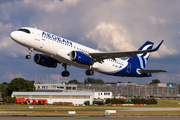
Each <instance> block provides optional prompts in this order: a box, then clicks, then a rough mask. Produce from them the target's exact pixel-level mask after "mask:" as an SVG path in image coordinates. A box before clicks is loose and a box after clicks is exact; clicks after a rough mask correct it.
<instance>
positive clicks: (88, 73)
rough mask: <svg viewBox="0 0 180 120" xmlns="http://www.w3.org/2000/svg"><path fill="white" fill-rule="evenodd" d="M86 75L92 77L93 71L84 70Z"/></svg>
mask: <svg viewBox="0 0 180 120" xmlns="http://www.w3.org/2000/svg"><path fill="white" fill-rule="evenodd" d="M86 75H94V71H93V70H86Z"/></svg>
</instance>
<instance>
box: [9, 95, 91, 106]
mask: <svg viewBox="0 0 180 120" xmlns="http://www.w3.org/2000/svg"><path fill="white" fill-rule="evenodd" d="M11 97H16V98H25V99H47V101H48V104H53V102H72V103H73V104H74V105H76V104H77V105H79V104H83V103H84V102H85V101H90V104H93V100H94V94H93V92H13V93H12V95H11Z"/></svg>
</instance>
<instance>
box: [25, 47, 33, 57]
mask: <svg viewBox="0 0 180 120" xmlns="http://www.w3.org/2000/svg"><path fill="white" fill-rule="evenodd" d="M32 51H33V48H29V55H26V59H30V58H31V53H32Z"/></svg>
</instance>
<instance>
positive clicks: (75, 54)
mask: <svg viewBox="0 0 180 120" xmlns="http://www.w3.org/2000/svg"><path fill="white" fill-rule="evenodd" d="M70 58H71V60H72V61H75V62H78V63H81V64H85V65H92V64H93V63H94V62H93V60H92V59H91V57H90V56H88V55H86V54H84V53H82V52H79V51H71V54H70Z"/></svg>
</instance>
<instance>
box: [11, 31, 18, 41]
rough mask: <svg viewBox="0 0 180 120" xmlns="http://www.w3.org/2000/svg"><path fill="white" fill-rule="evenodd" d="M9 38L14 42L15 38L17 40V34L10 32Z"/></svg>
mask: <svg viewBox="0 0 180 120" xmlns="http://www.w3.org/2000/svg"><path fill="white" fill-rule="evenodd" d="M10 36H11V38H12V39H13V40H16V38H17V34H16V32H15V31H14V32H11V33H10Z"/></svg>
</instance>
